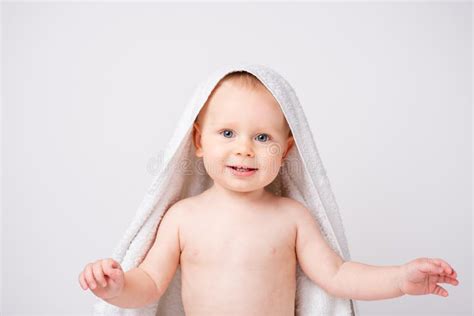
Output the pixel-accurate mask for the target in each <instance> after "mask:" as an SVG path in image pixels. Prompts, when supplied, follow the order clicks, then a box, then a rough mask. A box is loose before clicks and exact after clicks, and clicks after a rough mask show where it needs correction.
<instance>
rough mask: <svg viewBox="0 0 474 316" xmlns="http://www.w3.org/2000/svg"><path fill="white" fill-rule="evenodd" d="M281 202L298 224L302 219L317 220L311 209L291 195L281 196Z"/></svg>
mask: <svg viewBox="0 0 474 316" xmlns="http://www.w3.org/2000/svg"><path fill="white" fill-rule="evenodd" d="M279 203H280V205H281V206H282V209H284V211H285V214H286V216H288V218H290V220H291V221H292V222H294V223H295V224H296V225H298V224H299V223H300V222H301V221H307V220H315V219H314V216H313V214H312V213H311V211H310V210H309V209H308V208H307V207H306V205H304V204H303V203H302V202H300V201H297V200H295V199H292V198H289V197H279Z"/></svg>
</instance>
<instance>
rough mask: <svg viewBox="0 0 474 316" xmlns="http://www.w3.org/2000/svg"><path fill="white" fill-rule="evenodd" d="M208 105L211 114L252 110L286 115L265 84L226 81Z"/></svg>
mask: <svg viewBox="0 0 474 316" xmlns="http://www.w3.org/2000/svg"><path fill="white" fill-rule="evenodd" d="M206 106H207V107H208V109H207V111H206V112H208V113H209V116H212V115H213V114H214V115H225V114H231V115H232V114H234V113H240V112H242V111H251V112H252V113H254V114H255V115H268V114H271V115H277V116H280V117H282V118H283V117H284V114H283V112H282V110H281V107H280V104H279V103H278V101H277V100H276V99H275V98H274V97H273V95H272V94H271V92H270V91H268V90H267V88H265V87H264V86H263V85H262V86H257V87H247V86H242V85H239V84H237V83H232V82H230V83H227V82H226V83H224V84H222V85H221V86H220V87H218V88H217V89H216V90H215V91H214V93H213V95H212V97H211V98H210V100H209V101H208V102H207V104H206Z"/></svg>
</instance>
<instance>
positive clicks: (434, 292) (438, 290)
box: [433, 285, 448, 297]
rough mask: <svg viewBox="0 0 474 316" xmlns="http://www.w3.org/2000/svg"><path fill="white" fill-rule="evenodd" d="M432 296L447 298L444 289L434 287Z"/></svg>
mask: <svg viewBox="0 0 474 316" xmlns="http://www.w3.org/2000/svg"><path fill="white" fill-rule="evenodd" d="M433 294H436V295H439V296H444V297H446V296H448V291H446V289H444V288H443V287H441V286H439V285H436V288H435V289H434V291H433Z"/></svg>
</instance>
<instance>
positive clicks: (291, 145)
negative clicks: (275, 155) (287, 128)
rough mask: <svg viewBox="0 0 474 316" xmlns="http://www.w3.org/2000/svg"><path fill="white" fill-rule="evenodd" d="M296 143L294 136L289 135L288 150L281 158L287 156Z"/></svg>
mask: <svg viewBox="0 0 474 316" xmlns="http://www.w3.org/2000/svg"><path fill="white" fill-rule="evenodd" d="M294 144H295V140H294V139H293V136H290V137H288V140H287V141H286V150H285V152H284V153H283V157H282V158H281V159H282V160H283V159H285V158H286V156H287V155H288V153H289V152H290V150H291V148H293V145H294Z"/></svg>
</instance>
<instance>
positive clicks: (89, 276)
mask: <svg viewBox="0 0 474 316" xmlns="http://www.w3.org/2000/svg"><path fill="white" fill-rule="evenodd" d="M84 277H85V279H86V282H87V286H88V287H89V288H90V289H91V290H93V289H95V287H96V282H95V279H94V274H93V273H92V263H89V264H88V265H87V266H86V268H85V271H84Z"/></svg>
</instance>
